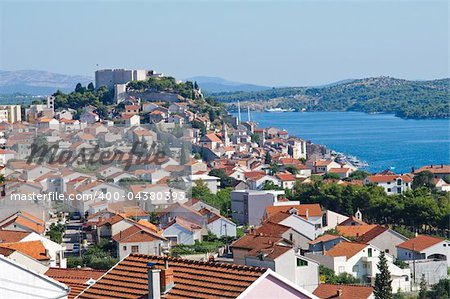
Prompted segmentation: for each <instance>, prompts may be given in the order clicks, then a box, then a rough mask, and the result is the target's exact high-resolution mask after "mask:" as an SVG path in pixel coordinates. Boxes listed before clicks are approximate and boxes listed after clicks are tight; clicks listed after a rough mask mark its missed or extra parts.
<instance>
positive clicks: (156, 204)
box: [129, 184, 187, 212]
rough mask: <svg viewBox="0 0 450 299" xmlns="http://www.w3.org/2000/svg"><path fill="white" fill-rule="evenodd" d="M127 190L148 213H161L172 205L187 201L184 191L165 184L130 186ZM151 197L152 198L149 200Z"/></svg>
mask: <svg viewBox="0 0 450 299" xmlns="http://www.w3.org/2000/svg"><path fill="white" fill-rule="evenodd" d="M129 189H130V190H131V192H132V193H133V195H134V198H135V199H137V200H138V201H139V206H140V207H141V208H142V209H143V210H145V211H148V212H153V211H162V210H164V209H165V208H167V207H169V206H171V205H172V204H173V203H180V204H182V203H184V202H186V201H187V196H186V191H184V190H181V189H176V188H172V187H169V186H168V185H166V184H154V185H152V184H143V185H130V186H129ZM152 195H153V196H154V198H153V199H150V197H151V196H152Z"/></svg>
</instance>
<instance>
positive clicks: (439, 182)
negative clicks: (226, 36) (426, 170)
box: [433, 178, 450, 192]
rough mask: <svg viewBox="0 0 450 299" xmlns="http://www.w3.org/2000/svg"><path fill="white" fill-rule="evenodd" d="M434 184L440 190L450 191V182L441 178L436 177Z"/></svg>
mask: <svg viewBox="0 0 450 299" xmlns="http://www.w3.org/2000/svg"><path fill="white" fill-rule="evenodd" d="M433 182H434V186H435V187H436V189H437V190H438V191H440V192H450V184H449V183H447V182H446V181H444V180H443V179H441V178H437V179H434V181H433Z"/></svg>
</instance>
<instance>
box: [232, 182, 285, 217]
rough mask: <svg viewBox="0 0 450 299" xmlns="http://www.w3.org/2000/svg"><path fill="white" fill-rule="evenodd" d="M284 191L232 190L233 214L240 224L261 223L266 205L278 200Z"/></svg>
mask: <svg viewBox="0 0 450 299" xmlns="http://www.w3.org/2000/svg"><path fill="white" fill-rule="evenodd" d="M281 194H284V191H257V190H234V191H231V215H232V218H233V219H234V220H236V221H237V223H238V224H239V225H246V224H248V225H260V224H261V223H262V221H263V216H264V212H265V210H266V207H268V206H272V205H273V204H274V203H275V202H277V197H278V195H281Z"/></svg>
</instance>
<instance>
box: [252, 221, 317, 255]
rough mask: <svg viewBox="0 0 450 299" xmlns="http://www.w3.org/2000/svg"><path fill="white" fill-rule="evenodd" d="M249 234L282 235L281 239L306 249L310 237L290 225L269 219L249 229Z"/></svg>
mask: <svg viewBox="0 0 450 299" xmlns="http://www.w3.org/2000/svg"><path fill="white" fill-rule="evenodd" d="M249 234H255V235H261V236H270V237H282V238H283V239H285V240H288V241H289V242H291V243H292V244H293V245H294V246H296V247H298V248H302V249H307V248H308V243H309V241H311V239H309V238H308V237H306V236H305V235H303V234H302V233H300V232H298V231H296V230H295V229H293V228H292V227H289V226H286V225H282V224H279V223H274V222H270V221H268V222H264V223H263V224H262V225H261V226H259V227H256V228H252V229H250V232H249Z"/></svg>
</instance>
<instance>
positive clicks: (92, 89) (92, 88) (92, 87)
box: [87, 82, 95, 91]
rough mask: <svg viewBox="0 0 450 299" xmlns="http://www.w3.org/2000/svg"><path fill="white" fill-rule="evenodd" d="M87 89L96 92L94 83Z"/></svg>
mask: <svg viewBox="0 0 450 299" xmlns="http://www.w3.org/2000/svg"><path fill="white" fill-rule="evenodd" d="M87 89H88V90H89V91H94V89H95V88H94V84H93V83H92V82H90V83H89V84H88V86H87Z"/></svg>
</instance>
